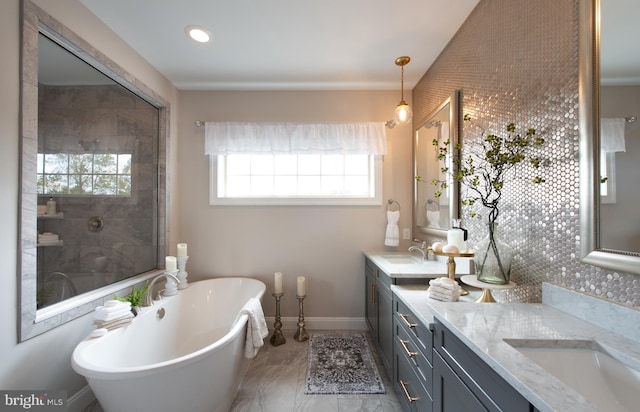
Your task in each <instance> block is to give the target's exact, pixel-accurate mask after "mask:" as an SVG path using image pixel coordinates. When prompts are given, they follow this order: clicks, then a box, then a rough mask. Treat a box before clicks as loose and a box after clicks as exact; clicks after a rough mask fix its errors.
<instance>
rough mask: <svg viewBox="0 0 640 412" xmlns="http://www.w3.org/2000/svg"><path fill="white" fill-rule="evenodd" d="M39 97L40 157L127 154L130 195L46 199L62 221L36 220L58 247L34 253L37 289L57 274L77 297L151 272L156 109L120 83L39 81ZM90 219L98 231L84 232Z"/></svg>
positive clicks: (154, 247) (41, 199)
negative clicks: (98, 222)
mask: <svg viewBox="0 0 640 412" xmlns="http://www.w3.org/2000/svg"><path fill="white" fill-rule="evenodd" d="M39 93H40V97H41V98H40V99H39V101H40V105H39V116H38V122H39V123H38V126H39V127H38V134H39V136H38V146H39V147H38V150H39V152H42V151H44V152H45V153H58V152H62V153H71V154H84V153H92V152H93V153H131V154H132V176H131V187H132V193H131V196H91V195H84V196H75V195H58V196H56V195H53V197H54V199H55V200H56V201H57V208H58V210H59V211H62V212H64V219H61V220H44V219H40V220H39V221H38V229H39V231H40V232H43V231H50V232H53V233H57V234H59V236H60V238H61V239H62V240H63V241H64V245H63V247H39V248H38V282H39V286H40V282H41V281H42V279H43V276H46V275H47V274H50V273H52V272H56V271H59V272H63V273H65V274H67V275H68V276H69V277H70V278H71V279H72V280H73V282H74V285H75V286H76V288H77V289H78V292H79V293H83V292H86V291H88V290H92V289H94V288H97V287H101V286H104V285H106V284H109V283H113V282H116V281H118V280H121V279H124V278H127V277H129V276H132V275H135V274H138V273H142V272H145V271H148V270H151V269H153V268H155V267H156V265H157V263H156V261H157V259H156V254H157V241H156V239H157V227H156V222H157V220H158V219H157V215H156V214H155V213H157V212H155V210H156V209H155V208H154V205H156V204H157V202H158V199H157V196H158V189H157V187H158V182H157V161H158V160H157V158H158V143H157V142H158V109H156V108H155V107H153V106H151V105H150V104H149V103H147V102H145V101H144V100H142V99H140V98H139V97H137V96H135V95H134V94H132V93H131V92H129V91H127V90H125V89H124V88H122V87H120V86H45V85H42V84H40V85H39ZM47 198H48V196H39V199H38V203H39V204H43V203H45V202H46V199H47ZM93 216H100V217H101V218H102V219H103V220H104V229H103V230H102V231H100V232H92V231H90V230H88V220H89V218H91V217H93ZM52 303H53V302H52Z"/></svg>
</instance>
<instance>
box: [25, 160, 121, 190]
mask: <svg viewBox="0 0 640 412" xmlns="http://www.w3.org/2000/svg"><path fill="white" fill-rule="evenodd" d="M37 177H38V194H43V195H50V194H56V195H94V196H130V195H131V154H115V153H82V154H72V153H38V157H37Z"/></svg>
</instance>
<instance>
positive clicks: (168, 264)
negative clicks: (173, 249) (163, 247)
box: [164, 256, 178, 272]
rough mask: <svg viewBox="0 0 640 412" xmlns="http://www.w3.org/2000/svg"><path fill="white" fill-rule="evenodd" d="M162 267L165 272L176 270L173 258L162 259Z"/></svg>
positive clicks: (175, 262)
mask: <svg viewBox="0 0 640 412" xmlns="http://www.w3.org/2000/svg"><path fill="white" fill-rule="evenodd" d="M164 267H165V269H164V270H165V271H166V272H175V271H176V270H178V266H177V261H176V258H175V256H167V257H165V258H164Z"/></svg>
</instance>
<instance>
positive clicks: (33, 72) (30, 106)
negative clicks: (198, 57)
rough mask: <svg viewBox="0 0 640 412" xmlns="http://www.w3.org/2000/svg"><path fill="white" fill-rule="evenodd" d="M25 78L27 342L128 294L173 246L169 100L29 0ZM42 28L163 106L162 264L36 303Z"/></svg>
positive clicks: (22, 250) (22, 299)
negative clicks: (169, 236) (168, 236)
mask: <svg viewBox="0 0 640 412" xmlns="http://www.w3.org/2000/svg"><path fill="white" fill-rule="evenodd" d="M21 11H22V16H21V17H22V19H21V21H22V26H21V37H22V38H21V40H22V44H21V56H20V63H21V67H20V70H21V73H20V76H21V79H20V136H19V140H20V149H19V150H20V151H19V157H20V171H19V172H20V174H19V185H20V193H19V203H20V204H19V208H18V211H19V212H18V213H19V215H18V236H19V239H18V256H17V278H18V279H17V284H18V291H17V293H18V302H19V307H20V309H19V310H18V311H17V312H18V322H17V327H18V331H17V336H18V342H23V341H25V340H27V339H30V338H32V337H34V336H37V335H39V334H41V333H44V332H46V331H48V330H51V329H53V328H55V327H57V326H59V325H61V324H63V323H66V322H68V321H70V320H73V319H75V318H78V317H80V316H82V315H85V314H87V313H89V312H91V311H93V310H94V309H95V307H97V306H99V305H101V304H103V302H104V301H105V300H106V299H111V298H112V296H113V295H114V294H118V295H124V294H127V293H128V292H129V288H130V287H131V286H133V285H136V284H138V283H140V282H143V281H145V280H147V279H149V278H151V277H153V276H154V275H156V274H158V273H160V272H161V270H160V269H159V268H162V267H164V256H165V255H166V254H167V252H168V248H167V242H166V230H167V228H168V227H169V221H168V215H169V214H168V211H169V208H168V202H167V200H168V199H167V196H166V193H167V184H168V181H167V173H166V169H167V164H166V162H167V159H168V153H167V149H168V138H169V135H168V130H169V123H168V122H169V117H168V113H169V104H168V102H167V101H166V100H165V99H164V98H162V97H161V96H160V95H158V94H157V93H156V92H154V91H153V90H152V89H150V88H149V87H147V86H146V85H144V84H143V83H142V82H141V81H139V80H138V79H136V78H135V77H134V76H133V75H131V74H130V73H128V72H127V71H126V70H125V69H123V68H122V67H120V66H119V65H118V64H116V63H115V62H114V61H112V60H110V59H109V58H108V57H106V56H105V55H104V54H103V53H101V52H100V51H98V50H97V49H95V48H93V47H92V46H91V45H90V44H89V43H87V42H86V41H84V40H83V39H82V38H81V37H79V36H78V35H76V34H75V33H73V32H72V31H71V30H69V29H68V28H67V27H65V26H64V25H63V24H62V23H60V22H59V21H57V20H55V19H54V18H53V17H51V16H50V15H48V14H47V13H46V12H45V11H44V10H42V9H40V8H39V7H38V6H36V5H35V4H33V3H32V2H31V1H29V0H23V1H22V10H21ZM40 33H42V34H44V35H46V36H47V37H48V38H50V39H51V40H53V41H54V42H56V43H58V44H59V45H60V46H61V47H64V48H65V49H67V50H68V51H70V52H71V53H72V54H74V55H76V56H77V57H78V58H80V59H81V60H83V61H84V62H86V63H87V64H89V65H91V66H93V67H95V68H96V69H98V70H99V71H101V72H102V73H104V74H105V75H106V76H108V77H110V78H111V79H113V80H114V81H115V82H116V83H118V84H120V85H121V86H123V87H125V88H126V89H128V90H129V91H131V92H132V93H134V94H136V95H138V96H139V97H141V98H142V99H144V100H146V101H147V102H149V103H150V104H151V105H153V106H154V107H156V108H158V111H159V121H158V213H157V215H158V221H157V227H158V238H157V248H158V249H157V250H158V258H157V266H156V268H158V269H154V270H151V271H149V272H145V273H142V274H139V275H136V276H132V277H130V278H127V279H125V280H122V281H120V282H117V283H114V284H112V285H108V286H104V287H102V288H99V289H95V290H93V291H90V292H86V293H83V294H81V295H78V296H75V297H72V298H69V299H66V300H64V301H61V302H59V303H56V304H53V305H50V306H47V307H45V308H42V309H37V302H36V290H37V246H36V240H37V239H36V235H37V231H36V227H37V203H38V198H37V196H38V195H37V188H36V155H37V152H38V35H39V34H40Z"/></svg>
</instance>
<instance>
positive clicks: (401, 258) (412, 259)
mask: <svg viewBox="0 0 640 412" xmlns="http://www.w3.org/2000/svg"><path fill="white" fill-rule="evenodd" d="M381 257H382V258H383V259H384V260H386V261H387V262H389V263H391V264H394V265H410V264H416V263H421V262H422V260H421V259H420V258H418V257H416V256H411V255H382V256H381Z"/></svg>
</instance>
